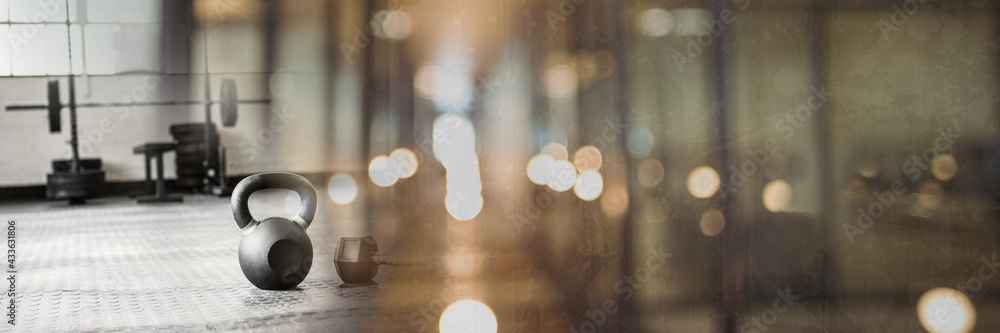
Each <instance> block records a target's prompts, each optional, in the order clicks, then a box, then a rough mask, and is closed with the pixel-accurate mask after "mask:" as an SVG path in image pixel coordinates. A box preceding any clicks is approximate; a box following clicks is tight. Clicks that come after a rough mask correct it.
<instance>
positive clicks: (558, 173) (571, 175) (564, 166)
mask: <svg viewBox="0 0 1000 333" xmlns="http://www.w3.org/2000/svg"><path fill="white" fill-rule="evenodd" d="M548 180H549V183H548V185H549V188H551V189H552V190H554V191H556V192H565V191H569V189H571V188H573V185H574V184H576V168H575V167H574V166H573V163H570V162H569V161H566V160H563V161H556V162H555V163H552V168H551V169H550V170H549V176H548Z"/></svg>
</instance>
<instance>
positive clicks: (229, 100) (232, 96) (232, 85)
mask: <svg viewBox="0 0 1000 333" xmlns="http://www.w3.org/2000/svg"><path fill="white" fill-rule="evenodd" d="M219 95H220V98H219V99H220V100H221V102H220V103H219V109H220V110H221V112H222V125H223V126H226V127H233V126H235V125H236V109H237V108H236V104H237V103H238V101H237V96H236V81H233V79H222V88H220V89H219Z"/></svg>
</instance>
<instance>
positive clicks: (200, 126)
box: [170, 123, 215, 137]
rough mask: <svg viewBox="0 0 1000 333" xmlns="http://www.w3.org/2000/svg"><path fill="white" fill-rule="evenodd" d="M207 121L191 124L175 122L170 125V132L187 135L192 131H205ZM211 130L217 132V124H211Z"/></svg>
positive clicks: (175, 134)
mask: <svg viewBox="0 0 1000 333" xmlns="http://www.w3.org/2000/svg"><path fill="white" fill-rule="evenodd" d="M205 125H206V123H190V124H175V125H170V134H171V135H173V136H175V137H176V136H178V135H185V134H190V133H202V134H204V133H205ZM208 131H209V132H211V133H215V124H211V126H210V127H209V129H208Z"/></svg>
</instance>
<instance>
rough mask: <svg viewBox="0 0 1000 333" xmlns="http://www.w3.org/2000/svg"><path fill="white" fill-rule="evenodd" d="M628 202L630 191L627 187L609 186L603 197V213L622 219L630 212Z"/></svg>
mask: <svg viewBox="0 0 1000 333" xmlns="http://www.w3.org/2000/svg"><path fill="white" fill-rule="evenodd" d="M628 200H629V197H628V189H627V188H625V186H623V185H620V184H616V185H610V186H607V187H606V188H605V189H604V194H602V195H601V211H603V212H604V214H605V215H607V216H610V217H621V216H622V215H623V214H625V212H626V211H628Z"/></svg>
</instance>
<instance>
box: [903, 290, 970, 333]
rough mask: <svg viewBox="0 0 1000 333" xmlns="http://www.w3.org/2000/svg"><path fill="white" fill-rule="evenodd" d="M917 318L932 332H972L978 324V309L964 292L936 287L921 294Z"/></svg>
mask: <svg viewBox="0 0 1000 333" xmlns="http://www.w3.org/2000/svg"><path fill="white" fill-rule="evenodd" d="M917 318H918V319H919V320H920V325H921V326H923V327H924V329H926V330H927V331H928V332H930V333H960V332H971V331H972V328H973V327H975V326H976V309H975V307H974V306H973V305H972V302H971V301H970V300H969V297H967V296H965V294H963V293H962V292H960V291H958V290H955V289H951V288H943V287H941V288H934V289H931V290H928V291H927V292H926V293H924V294H923V295H922V296H920V300H919V301H918V302H917Z"/></svg>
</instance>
